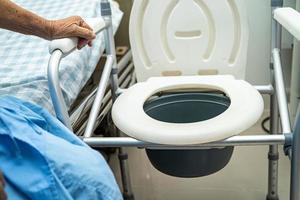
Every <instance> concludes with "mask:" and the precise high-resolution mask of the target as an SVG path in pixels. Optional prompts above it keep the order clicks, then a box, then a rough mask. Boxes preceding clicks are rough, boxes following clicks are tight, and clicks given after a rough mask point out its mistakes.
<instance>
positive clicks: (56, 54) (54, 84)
mask: <svg viewBox="0 0 300 200" xmlns="http://www.w3.org/2000/svg"><path fill="white" fill-rule="evenodd" d="M85 21H86V22H87V23H88V25H89V26H90V27H91V28H92V29H93V30H94V32H95V33H96V34H97V33H100V32H101V31H103V30H104V29H105V28H106V27H107V26H108V25H107V23H106V22H105V21H104V20H103V19H102V18H90V19H86V20H85ZM77 43H78V38H63V39H56V40H53V41H51V43H50V46H49V52H50V54H51V56H50V60H49V64H48V73H47V74H48V85H49V91H50V96H51V99H52V103H53V106H54V110H55V113H56V116H57V118H58V119H59V120H60V121H61V122H62V123H63V124H65V126H67V127H68V128H69V129H70V130H72V125H71V122H70V119H69V114H68V109H67V106H66V103H65V100H64V98H63V93H62V90H61V87H60V81H59V64H60V61H61V59H62V58H63V57H65V56H67V55H68V54H70V53H71V52H73V51H74V50H75V49H76V47H77Z"/></svg>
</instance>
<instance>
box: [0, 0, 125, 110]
mask: <svg viewBox="0 0 300 200" xmlns="http://www.w3.org/2000/svg"><path fill="white" fill-rule="evenodd" d="M14 2H15V3H17V4H18V5H20V6H22V7H24V8H26V9H29V10H31V11H33V12H35V13H37V14H39V15H41V16H43V17H45V18H47V19H60V18H65V17H68V16H72V15H79V16H81V17H84V18H85V17H87V18H88V17H99V16H101V14H100V0H84V1H83V0H15V1H14ZM112 13H113V27H114V31H116V30H117V27H118V26H119V24H120V21H121V19H122V14H123V13H122V12H121V11H120V10H119V8H118V6H117V5H116V4H112ZM48 46H49V41H46V40H43V39H41V38H38V37H35V36H27V35H21V34H19V33H14V32H11V31H7V30H0V96H2V95H12V96H15V97H17V98H20V99H23V100H27V101H30V102H33V103H36V104H38V105H40V106H42V107H44V108H46V109H47V110H49V111H50V112H51V113H54V111H53V106H52V101H51V98H50V93H49V89H48V83H47V65H48V61H49V57H50V54H49V52H48ZM104 48H105V42H104V36H103V34H98V35H97V38H96V39H95V40H94V42H93V47H92V48H88V47H85V48H84V49H82V50H80V51H78V50H76V51H75V52H73V53H72V54H70V55H69V56H68V57H65V58H64V59H63V60H62V62H61V65H60V80H61V82H60V84H61V87H62V90H63V94H64V98H65V101H66V104H67V106H68V107H69V106H70V105H71V104H72V103H73V102H74V100H75V99H76V97H77V95H78V93H79V92H80V90H81V89H82V87H83V86H84V85H85V83H86V82H87V81H88V79H89V77H90V76H91V74H92V73H93V71H94V69H95V67H96V65H97V63H98V61H99V59H100V57H101V54H102V52H103V51H104Z"/></svg>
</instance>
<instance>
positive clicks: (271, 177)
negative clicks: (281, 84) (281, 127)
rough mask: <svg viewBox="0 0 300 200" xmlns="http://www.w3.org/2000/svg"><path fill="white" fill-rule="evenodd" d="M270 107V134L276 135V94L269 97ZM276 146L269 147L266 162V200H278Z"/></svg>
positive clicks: (277, 155) (277, 154) (277, 120)
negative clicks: (267, 161)
mask: <svg viewBox="0 0 300 200" xmlns="http://www.w3.org/2000/svg"><path fill="white" fill-rule="evenodd" d="M270 103H271V106H270V134H272V135H273V134H277V133H278V124H279V123H278V122H279V117H278V104H277V99H276V94H275V93H273V94H272V95H271V102H270ZM278 159H279V153H278V145H270V146H269V153H268V160H269V171H268V194H267V200H278V199H279V198H278Z"/></svg>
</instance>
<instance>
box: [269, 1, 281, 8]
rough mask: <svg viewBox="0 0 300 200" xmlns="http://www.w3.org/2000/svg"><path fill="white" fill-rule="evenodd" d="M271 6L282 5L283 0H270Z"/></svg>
mask: <svg viewBox="0 0 300 200" xmlns="http://www.w3.org/2000/svg"><path fill="white" fill-rule="evenodd" d="M271 6H272V7H282V6H283V0H271Z"/></svg>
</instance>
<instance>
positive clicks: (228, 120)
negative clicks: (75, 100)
mask: <svg viewBox="0 0 300 200" xmlns="http://www.w3.org/2000/svg"><path fill="white" fill-rule="evenodd" d="M180 89H182V90H184V89H212V90H219V91H222V92H224V93H225V94H226V95H227V96H228V97H229V98H230V101H231V104H230V106H229V107H228V109H227V110H226V111H225V112H223V113H222V114H220V115H218V116H216V117H214V118H211V119H209V120H205V121H200V122H194V123H177V124H176V123H168V122H162V121H159V120H156V119H154V118H151V117H150V116H149V115H147V114H146V113H145V111H144V108H143V107H144V103H145V102H146V101H147V100H148V99H149V97H151V96H152V95H154V94H156V93H158V92H162V91H168V90H180ZM263 108H264V103H263V99H262V96H261V95H260V94H259V93H258V91H257V90H256V89H255V88H254V87H253V86H252V85H250V84H249V83H247V82H246V81H243V80H235V79H234V78H233V76H229V75H228V76H227V75H225V76H221V75H217V76H180V77H154V78H150V79H148V80H147V81H146V82H141V83H137V84H135V85H134V86H132V87H131V88H129V89H127V90H125V91H124V92H123V93H122V94H121V95H120V96H119V97H118V98H117V100H116V102H115V103H114V105H113V108H112V118H113V121H114V123H115V125H116V126H117V127H118V128H119V129H120V130H121V131H122V132H124V133H125V134H127V135H129V136H131V137H134V138H136V139H138V140H142V141H146V142H151V143H157V144H168V145H192V144H201V143H208V142H213V141H218V140H223V139H225V138H228V137H231V136H233V135H237V134H239V133H241V132H243V131H245V130H246V129H248V128H250V127H251V126H252V125H254V124H255V123H256V122H257V120H258V119H259V118H260V116H261V114H262V112H263Z"/></svg>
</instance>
